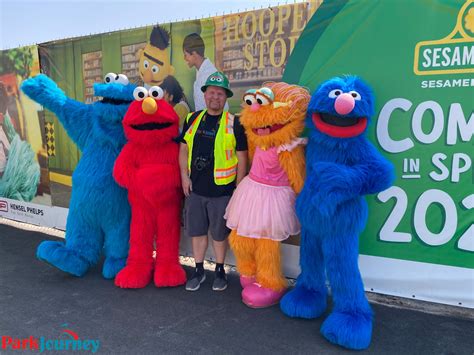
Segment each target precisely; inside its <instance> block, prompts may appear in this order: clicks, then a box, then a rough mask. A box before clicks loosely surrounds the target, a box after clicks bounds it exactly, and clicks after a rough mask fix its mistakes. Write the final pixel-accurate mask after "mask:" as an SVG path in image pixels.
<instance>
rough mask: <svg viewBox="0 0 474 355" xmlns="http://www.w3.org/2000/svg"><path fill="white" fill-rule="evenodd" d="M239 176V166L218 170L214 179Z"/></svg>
mask: <svg viewBox="0 0 474 355" xmlns="http://www.w3.org/2000/svg"><path fill="white" fill-rule="evenodd" d="M236 174H237V164H235V165H234V166H231V167H230V168H227V169H216V170H215V172H214V177H215V178H216V179H226V178H229V177H231V176H234V175H236Z"/></svg>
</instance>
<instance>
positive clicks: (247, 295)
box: [242, 282, 286, 308]
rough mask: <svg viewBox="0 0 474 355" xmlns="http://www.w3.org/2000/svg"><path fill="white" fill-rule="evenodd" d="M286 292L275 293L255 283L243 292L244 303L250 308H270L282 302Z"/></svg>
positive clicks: (284, 290)
mask: <svg viewBox="0 0 474 355" xmlns="http://www.w3.org/2000/svg"><path fill="white" fill-rule="evenodd" d="M285 292H286V289H283V290H282V291H275V290H272V289H271V288H266V287H263V286H262V285H260V284H258V283H255V282H254V283H253V284H251V285H248V286H247V287H245V289H244V290H243V291H242V302H244V303H245V304H246V305H247V306H249V307H250V308H265V307H270V306H273V305H274V304H277V303H278V302H280V299H281V297H282V296H283V295H284V294H285Z"/></svg>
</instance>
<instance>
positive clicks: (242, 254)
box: [229, 230, 257, 288]
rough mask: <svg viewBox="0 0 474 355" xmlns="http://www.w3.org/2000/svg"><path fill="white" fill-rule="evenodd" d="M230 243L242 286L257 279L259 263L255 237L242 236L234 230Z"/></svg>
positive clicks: (230, 236)
mask: <svg viewBox="0 0 474 355" xmlns="http://www.w3.org/2000/svg"><path fill="white" fill-rule="evenodd" d="M229 244H230V247H231V249H232V251H233V252H234V256H235V261H236V263H237V270H238V271H239V273H240V284H241V285H242V288H245V287H247V286H248V285H249V284H252V283H253V282H254V281H255V275H256V274H257V265H256V264H255V239H254V238H247V237H242V236H240V235H238V234H237V231H236V230H232V231H231V232H230V235H229Z"/></svg>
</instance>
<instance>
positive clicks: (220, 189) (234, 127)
mask: <svg viewBox="0 0 474 355" xmlns="http://www.w3.org/2000/svg"><path fill="white" fill-rule="evenodd" d="M201 90H202V91H203V92H204V100H205V102H206V109H204V110H202V111H197V112H192V113H190V114H189V115H188V116H187V117H186V121H185V122H184V126H183V131H182V134H181V136H180V138H179V139H180V150H179V165H180V168H181V182H182V185H183V191H184V194H185V195H186V202H185V207H184V208H185V220H184V223H185V231H186V234H187V235H188V236H189V237H192V247H193V256H194V261H195V263H196V269H195V272H194V274H193V276H192V277H191V278H190V279H189V280H188V282H187V283H186V290H188V291H196V290H198V289H199V287H200V285H201V283H203V282H204V280H205V279H206V276H205V274H204V267H203V262H204V256H205V254H206V250H207V245H208V237H207V236H208V233H209V232H210V234H211V236H212V246H213V249H214V253H215V259H216V272H215V278H214V282H213V285H212V289H213V290H215V291H223V290H225V289H226V288H227V278H226V275H225V271H224V259H225V255H226V251H227V236H228V234H229V230H228V229H227V227H226V225H225V220H224V213H225V209H226V207H227V203H228V202H229V200H230V197H231V195H232V192H233V191H234V189H235V186H236V184H238V183H239V182H240V180H242V178H243V177H244V176H245V174H246V170H247V139H246V136H245V132H244V129H243V127H242V126H241V125H240V123H239V121H238V119H237V118H236V117H234V116H233V115H231V114H230V113H229V112H227V111H224V105H225V103H226V100H227V98H228V97H231V96H232V95H233V93H232V91H231V90H230V88H229V81H228V79H227V77H226V76H225V75H224V74H223V73H220V72H215V73H213V74H211V75H210V76H209V77H208V78H207V81H206V83H205V84H204V86H202V88H201Z"/></svg>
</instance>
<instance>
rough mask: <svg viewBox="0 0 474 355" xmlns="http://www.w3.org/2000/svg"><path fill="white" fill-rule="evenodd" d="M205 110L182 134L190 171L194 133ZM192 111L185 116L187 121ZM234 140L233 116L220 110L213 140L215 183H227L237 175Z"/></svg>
mask: <svg viewBox="0 0 474 355" xmlns="http://www.w3.org/2000/svg"><path fill="white" fill-rule="evenodd" d="M206 111H207V110H203V111H202V112H201V113H200V114H199V116H197V118H196V119H195V120H194V122H193V123H192V124H191V126H190V127H189V128H188V130H187V131H186V133H185V134H184V140H185V141H186V144H187V145H188V150H189V154H188V169H189V171H191V162H192V161H193V160H192V155H193V142H194V135H195V134H196V131H197V128H198V127H199V124H200V123H201V120H202V118H203V117H204V115H205V114H206ZM191 116H192V113H190V114H188V116H187V117H186V122H189V119H190V118H191ZM235 147H236V140H235V136H234V116H233V115H232V114H230V113H229V112H227V111H224V112H222V116H221V118H220V123H219V129H218V131H217V134H216V140H215V142H214V182H215V184H216V185H227V184H229V183H231V182H232V181H234V180H235V178H236V177H237V162H238V160H237V155H236V154H235Z"/></svg>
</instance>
